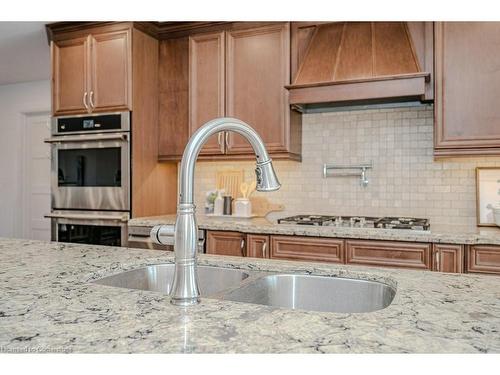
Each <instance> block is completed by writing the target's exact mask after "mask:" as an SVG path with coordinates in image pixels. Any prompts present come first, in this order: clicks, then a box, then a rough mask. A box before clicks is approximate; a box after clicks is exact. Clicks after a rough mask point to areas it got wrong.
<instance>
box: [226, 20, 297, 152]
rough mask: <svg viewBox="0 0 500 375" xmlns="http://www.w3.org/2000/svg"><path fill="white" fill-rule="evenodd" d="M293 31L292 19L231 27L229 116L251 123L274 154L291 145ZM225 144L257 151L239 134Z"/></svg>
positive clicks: (230, 149)
mask: <svg viewBox="0 0 500 375" xmlns="http://www.w3.org/2000/svg"><path fill="white" fill-rule="evenodd" d="M289 34H290V31H289V25H288V24H287V23H284V24H277V25H271V26H264V27H259V28H253V29H248V30H232V31H228V32H227V43H226V46H227V51H226V58H227V68H226V115H227V116H228V117H235V118H238V119H241V120H243V121H245V122H247V123H248V124H250V125H251V126H252V127H253V128H254V129H255V130H256V131H257V133H259V135H260V136H261V137H262V139H263V140H264V142H265V144H266V147H267V150H268V151H269V152H270V153H273V152H274V153H276V152H287V151H289V146H290V145H289V134H288V133H289V131H290V129H289V126H288V124H289V121H290V119H289V114H290V110H289V108H288V101H287V98H288V96H287V95H288V91H287V90H286V89H285V85H287V84H288V83H289V82H290V35H289ZM226 147H227V150H226V153H228V154H248V153H252V148H251V146H250V144H249V143H248V141H247V140H245V139H244V138H243V137H241V136H240V135H237V134H234V133H229V136H228V139H227V144H226ZM296 151H298V150H296Z"/></svg>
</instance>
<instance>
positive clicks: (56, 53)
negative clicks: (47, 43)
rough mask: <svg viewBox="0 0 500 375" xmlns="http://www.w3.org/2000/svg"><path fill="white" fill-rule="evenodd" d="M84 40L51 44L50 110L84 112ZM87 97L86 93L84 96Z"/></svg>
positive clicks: (63, 112) (85, 52)
mask: <svg viewBox="0 0 500 375" xmlns="http://www.w3.org/2000/svg"><path fill="white" fill-rule="evenodd" d="M88 39H89V38H88V37H83V38H76V39H71V40H66V41H61V42H52V111H53V113H54V115H63V114H72V113H85V112H87V108H86V105H87V104H86V103H88V102H87V101H88V97H86V96H85V92H87V91H88V82H87V70H88V64H89V61H88V60H89V42H88ZM87 95H88V94H87Z"/></svg>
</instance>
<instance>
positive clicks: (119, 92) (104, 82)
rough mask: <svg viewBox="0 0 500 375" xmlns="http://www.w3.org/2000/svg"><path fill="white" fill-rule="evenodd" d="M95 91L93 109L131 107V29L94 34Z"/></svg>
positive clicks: (104, 109) (90, 97) (106, 109)
mask: <svg viewBox="0 0 500 375" xmlns="http://www.w3.org/2000/svg"><path fill="white" fill-rule="evenodd" d="M91 40H92V44H91V49H92V52H91V56H92V59H91V61H92V63H91V66H92V68H91V85H90V87H91V90H90V92H89V102H90V105H91V106H92V107H93V108H92V110H93V111H109V110H120V109H123V110H127V109H130V108H131V106H130V104H131V102H132V99H131V92H132V90H131V86H132V84H131V79H132V74H131V71H130V69H131V65H132V64H131V59H132V56H131V55H132V54H131V51H132V49H131V47H130V44H131V41H130V31H129V30H125V31H118V32H111V33H102V34H97V35H92V36H91Z"/></svg>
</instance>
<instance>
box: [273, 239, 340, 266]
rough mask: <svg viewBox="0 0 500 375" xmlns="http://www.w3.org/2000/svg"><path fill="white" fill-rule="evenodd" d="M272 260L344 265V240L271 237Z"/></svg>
mask: <svg viewBox="0 0 500 375" xmlns="http://www.w3.org/2000/svg"><path fill="white" fill-rule="evenodd" d="M271 258H273V259H288V260H305V261H317V262H332V263H344V240H339V239H330V238H313V237H294V236H271Z"/></svg>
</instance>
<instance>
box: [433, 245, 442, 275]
mask: <svg viewBox="0 0 500 375" xmlns="http://www.w3.org/2000/svg"><path fill="white" fill-rule="evenodd" d="M434 256H435V257H436V259H435V262H436V271H441V270H440V267H439V250H436V253H435V255H434Z"/></svg>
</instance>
